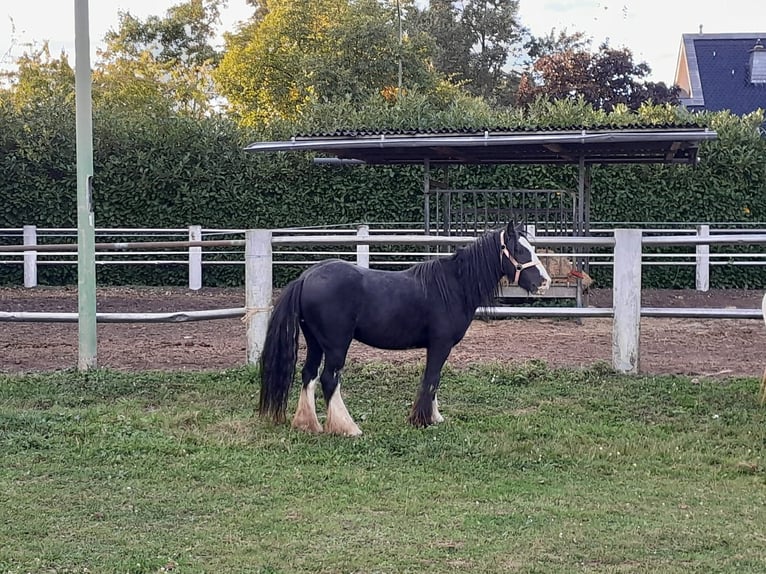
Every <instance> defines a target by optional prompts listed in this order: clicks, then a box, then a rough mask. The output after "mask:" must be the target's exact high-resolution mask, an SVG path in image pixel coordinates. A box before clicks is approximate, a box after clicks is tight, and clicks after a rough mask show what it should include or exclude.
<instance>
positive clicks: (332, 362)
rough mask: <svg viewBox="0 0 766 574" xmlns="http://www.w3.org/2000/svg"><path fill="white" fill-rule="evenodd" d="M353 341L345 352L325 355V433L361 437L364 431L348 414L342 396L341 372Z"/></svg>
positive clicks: (322, 378) (323, 389) (323, 376)
mask: <svg viewBox="0 0 766 574" xmlns="http://www.w3.org/2000/svg"><path fill="white" fill-rule="evenodd" d="M350 344H351V341H350V340H349V342H348V343H347V344H346V346H345V348H344V349H343V351H333V352H330V353H326V354H325V359H324V369H322V377H321V381H322V392H323V393H324V399H325V403H326V404H327V421H326V422H325V432H327V433H330V434H339V435H344V436H359V435H361V434H362V431H361V430H360V429H359V427H358V426H357V424H356V423H355V422H354V419H352V418H351V415H350V414H349V413H348V409H347V408H346V404H345V403H344V402H343V397H342V396H341V394H340V371H341V369H342V368H343V365H344V364H345V362H346V352H347V351H348V346H349V345H350Z"/></svg>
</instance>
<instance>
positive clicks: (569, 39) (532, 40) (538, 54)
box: [524, 28, 591, 65]
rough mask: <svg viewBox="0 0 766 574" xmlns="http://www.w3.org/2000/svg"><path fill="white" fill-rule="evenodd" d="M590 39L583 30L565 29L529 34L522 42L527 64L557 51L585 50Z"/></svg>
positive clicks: (552, 29) (588, 45) (588, 46)
mask: <svg viewBox="0 0 766 574" xmlns="http://www.w3.org/2000/svg"><path fill="white" fill-rule="evenodd" d="M590 43H591V39H590V38H588V37H587V36H586V35H585V33H584V32H573V33H571V34H570V33H569V32H567V29H566V28H564V29H563V30H559V31H556V29H555V28H551V31H550V32H548V33H547V34H545V35H544V36H530V37H529V39H528V40H527V41H526V42H525V43H524V49H525V51H526V55H527V57H528V58H529V62H528V64H529V65H532V64H534V62H535V61H537V60H538V59H540V58H542V57H543V56H551V55H553V54H556V53H559V52H567V51H570V50H571V51H586V50H589V49H590Z"/></svg>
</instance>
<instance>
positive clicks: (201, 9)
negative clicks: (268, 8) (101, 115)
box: [94, 0, 226, 115]
mask: <svg viewBox="0 0 766 574" xmlns="http://www.w3.org/2000/svg"><path fill="white" fill-rule="evenodd" d="M225 2H226V0H187V1H186V2H183V3H181V4H177V5H175V6H172V7H171V8H169V9H168V10H167V12H166V14H165V16H164V17H162V18H160V17H158V16H149V17H148V18H147V19H146V20H141V19H139V18H136V17H134V16H132V15H131V14H130V13H129V12H120V23H119V26H118V28H117V30H110V31H109V32H108V33H107V34H106V37H105V38H104V39H105V42H106V48H105V49H104V50H103V51H101V52H99V57H100V61H99V63H98V66H97V68H96V71H95V74H94V95H95V96H96V97H97V98H98V99H99V100H101V101H103V102H106V103H111V104H115V105H118V106H122V107H128V108H138V109H142V110H153V111H155V112H163V111H168V110H177V111H182V112H184V113H189V114H192V115H201V114H205V113H207V112H209V111H210V109H211V107H212V100H213V98H214V96H215V94H214V92H213V83H212V79H211V73H212V70H213V69H214V68H215V66H216V65H217V64H218V62H219V60H220V57H221V54H220V53H219V52H218V51H217V50H216V49H215V48H214V47H213V46H212V40H213V38H214V37H215V34H216V30H215V26H216V24H218V23H219V22H220V10H221V8H222V6H224V5H225Z"/></svg>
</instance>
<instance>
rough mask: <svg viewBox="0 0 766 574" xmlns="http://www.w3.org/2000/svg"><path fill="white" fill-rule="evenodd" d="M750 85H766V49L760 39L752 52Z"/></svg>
mask: <svg viewBox="0 0 766 574" xmlns="http://www.w3.org/2000/svg"><path fill="white" fill-rule="evenodd" d="M750 83H752V84H766V48H764V47H763V44H761V40H760V39H759V40H758V41H757V42H756V43H755V46H753V49H752V50H750Z"/></svg>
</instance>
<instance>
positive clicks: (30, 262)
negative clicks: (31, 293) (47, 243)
mask: <svg viewBox="0 0 766 574" xmlns="http://www.w3.org/2000/svg"><path fill="white" fill-rule="evenodd" d="M24 245H37V226H35V225H25V226H24ZM24 287H28V288H31V287H37V251H25V252H24Z"/></svg>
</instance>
